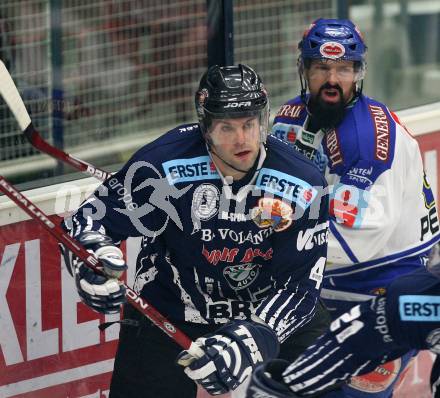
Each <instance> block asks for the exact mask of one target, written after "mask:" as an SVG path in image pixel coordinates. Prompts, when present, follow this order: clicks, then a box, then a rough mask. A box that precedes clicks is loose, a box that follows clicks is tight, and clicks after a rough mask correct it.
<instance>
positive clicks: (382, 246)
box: [272, 19, 440, 398]
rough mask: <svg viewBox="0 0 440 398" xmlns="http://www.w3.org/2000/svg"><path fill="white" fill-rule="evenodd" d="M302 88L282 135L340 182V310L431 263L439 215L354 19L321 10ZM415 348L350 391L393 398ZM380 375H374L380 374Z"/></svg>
mask: <svg viewBox="0 0 440 398" xmlns="http://www.w3.org/2000/svg"><path fill="white" fill-rule="evenodd" d="M299 51H300V54H299V59H298V69H299V75H300V77H301V83H302V90H301V94H300V95H299V96H297V97H296V98H293V99H291V100H289V101H287V102H286V103H285V104H284V105H282V106H281V108H280V110H279V111H278V114H277V115H276V116H275V119H274V125H273V128H272V134H274V135H275V136H277V137H279V138H280V139H282V140H284V141H285V142H287V143H289V144H291V145H292V146H294V147H295V148H296V149H297V150H299V151H300V152H302V153H304V154H305V155H306V156H308V157H309V158H310V159H311V160H313V161H314V162H315V164H317V165H318V167H320V168H321V170H322V171H323V173H324V174H325V177H326V180H327V182H328V184H329V187H330V207H329V208H330V220H329V221H330V223H329V229H330V233H329V242H328V254H327V265H326V273H325V278H324V281H323V288H322V291H321V297H322V298H323V299H324V302H325V304H326V305H327V307H328V309H329V310H330V311H331V312H332V316H333V317H334V318H335V317H338V316H339V315H340V314H342V313H344V312H345V311H347V310H348V309H349V308H351V307H352V306H353V304H354V303H356V302H357V303H360V302H362V301H364V300H368V299H371V298H372V297H374V296H375V295H376V294H378V293H380V292H383V291H384V290H386V288H387V286H388V285H389V283H390V282H391V281H393V280H394V278H396V277H398V276H399V275H402V274H404V273H407V272H411V271H412V270H414V269H416V268H418V267H422V266H424V265H425V263H426V258H427V253H428V252H429V250H430V248H431V247H432V246H433V245H434V244H435V243H436V242H437V241H438V240H439V239H440V228H439V220H438V214H437V209H436V204H435V200H434V195H433V193H432V191H431V188H430V186H429V183H428V181H427V179H426V176H425V175H424V170H423V164H422V157H421V154H420V150H419V148H418V144H417V142H416V140H415V139H414V138H413V137H411V135H410V134H409V133H408V132H407V130H406V129H405V128H404V127H403V126H402V125H401V123H400V122H399V120H398V119H397V117H396V116H395V115H394V114H393V113H392V112H391V111H390V110H389V109H388V108H387V107H386V106H385V105H384V104H382V103H380V102H378V101H375V100H374V99H372V98H369V97H367V96H365V95H364V94H363V93H362V82H363V78H364V75H365V67H366V60H365V57H366V51H367V48H366V45H365V42H364V39H363V37H362V35H361V33H360V32H359V29H358V28H357V27H356V26H355V25H354V24H353V23H352V22H351V21H348V20H340V19H318V20H316V21H315V22H313V23H312V24H311V25H310V27H309V28H308V29H307V30H306V31H305V32H304V35H303V37H302V39H301V41H300V43H299ZM412 355H413V353H408V354H407V355H405V356H404V357H403V358H402V359H398V360H396V361H395V362H394V364H390V366H392V368H393V370H394V371H393V372H391V374H390V376H389V377H388V378H387V379H382V380H381V382H377V377H375V375H374V374H373V375H367V376H365V377H361V378H353V379H352V380H351V383H352V386H353V390H352V391H351V392H350V394H348V392H347V395H346V396H350V397H362V396H365V395H367V396H369V397H375V398H379V397H380V398H388V397H390V396H391V394H392V388H393V384H394V383H395V381H396V380H397V377H398V375H399V373H400V372H401V371H402V370H403V369H404V367H405V364H406V363H407V362H408V361H409V359H410V358H411V356H412ZM370 376H371V377H370Z"/></svg>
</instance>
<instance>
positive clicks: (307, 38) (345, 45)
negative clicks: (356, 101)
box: [298, 18, 367, 98]
mask: <svg viewBox="0 0 440 398" xmlns="http://www.w3.org/2000/svg"><path fill="white" fill-rule="evenodd" d="M298 49H299V51H300V55H299V58H298V71H299V75H300V81H301V87H302V89H301V96H302V97H303V98H305V93H306V90H307V81H306V80H305V79H304V70H305V69H308V68H309V67H310V64H311V61H312V60H313V59H328V60H346V61H353V62H354V68H355V70H356V72H357V73H356V76H355V82H356V86H357V88H356V94H357V95H359V94H360V93H361V92H362V80H363V78H364V77H365V70H366V62H365V55H366V52H367V46H366V45H365V42H364V39H363V37H362V34H361V32H360V31H359V29H358V27H357V26H356V25H355V24H354V23H353V22H351V21H350V20H348V19H324V18H319V19H317V20H315V21H314V22H313V23H312V24H311V25H310V26H309V28H308V29H306V31H305V32H304V35H303V37H302V39H301V41H300V42H299V43H298Z"/></svg>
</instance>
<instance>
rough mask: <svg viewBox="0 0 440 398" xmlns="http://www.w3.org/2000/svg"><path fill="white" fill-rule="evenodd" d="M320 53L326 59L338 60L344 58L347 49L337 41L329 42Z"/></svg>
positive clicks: (322, 46) (321, 48) (323, 45)
mask: <svg viewBox="0 0 440 398" xmlns="http://www.w3.org/2000/svg"><path fill="white" fill-rule="evenodd" d="M319 52H320V53H321V55H322V56H323V57H324V58H330V59H338V58H341V57H343V56H344V54H345V47H344V46H343V45H342V44H340V43H338V42H336V41H328V42H326V43H324V44H322V45H321V47H319Z"/></svg>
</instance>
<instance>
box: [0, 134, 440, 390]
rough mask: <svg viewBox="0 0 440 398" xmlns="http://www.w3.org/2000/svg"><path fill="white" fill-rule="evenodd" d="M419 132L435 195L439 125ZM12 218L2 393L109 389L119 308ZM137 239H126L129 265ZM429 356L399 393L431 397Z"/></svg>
mask: <svg viewBox="0 0 440 398" xmlns="http://www.w3.org/2000/svg"><path fill="white" fill-rule="evenodd" d="M416 139H417V140H418V142H419V144H420V147H421V149H422V152H423V157H424V162H425V167H426V170H427V174H428V177H429V180H430V182H431V185H432V187H433V189H434V190H435V192H437V198H440V192H438V189H439V187H440V184H439V181H438V176H439V175H440V174H439V164H438V156H439V154H440V131H437V132H434V133H430V134H423V135H417V137H416ZM31 199H32V196H31ZM37 205H38V203H37ZM5 211H6V210H4V209H3V210H2V212H5ZM3 215H4V214H3ZM6 217H7V214H6ZM53 218H55V219H56V218H57V217H56V216H53ZM11 222H12V223H10V224H8V223H4V225H1V224H0V397H1V398H9V397H15V398H30V397H32V398H47V397H50V398H80V397H81V398H106V397H108V389H109V380H110V375H111V371H112V369H113V358H114V354H115V350H116V345H117V336H118V333H119V326H118V325H113V326H111V327H110V328H108V329H106V330H105V331H104V332H100V331H99V329H98V325H99V323H100V322H103V321H109V320H117V319H118V318H119V316H116V318H115V316H101V315H99V314H97V313H95V312H93V311H92V310H90V309H89V308H87V307H86V306H85V305H84V304H82V303H81V302H80V301H79V298H78V295H77V293H76V288H75V285H74V283H73V281H72V278H71V276H70V275H69V274H68V272H67V270H66V267H65V265H64V263H63V261H62V259H61V255H60V253H59V251H58V247H57V242H56V241H55V240H54V238H52V237H51V236H50V235H49V234H48V233H47V232H46V231H45V230H43V229H42V228H41V227H39V226H38V225H37V223H36V222H35V221H33V220H28V221H19V222H14V221H11ZM137 244H138V242H134V241H130V240H129V242H128V243H127V245H126V246H127V248H126V255H127V262H128V264H129V269H130V271H131V272H134V262H135V257H136V253H137ZM132 277H133V276H132V274H131V273H130V274H128V276H127V278H128V281H127V283H128V284H129V285H131V284H132V282H133V281H132ZM372 349H374V348H372ZM431 363H432V357H431V356H430V354H429V353H426V352H423V353H421V355H419V357H418V359H417V361H416V362H415V364H413V366H412V367H411V369H410V370H409V371H408V373H407V377H406V378H405V379H404V381H403V383H402V384H401V386H400V387H399V389H398V391H397V393H396V397H398V398H399V397H400V398H406V397H419V398H424V397H428V396H429V387H428V377H429V369H430V366H431ZM199 396H200V394H199Z"/></svg>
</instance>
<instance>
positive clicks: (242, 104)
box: [225, 101, 252, 109]
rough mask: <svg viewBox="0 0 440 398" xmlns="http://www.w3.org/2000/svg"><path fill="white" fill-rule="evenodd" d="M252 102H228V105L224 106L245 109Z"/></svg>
mask: <svg viewBox="0 0 440 398" xmlns="http://www.w3.org/2000/svg"><path fill="white" fill-rule="evenodd" d="M251 105H252V102H251V101H242V102H230V103H229V104H227V105H226V106H225V109H226V108H246V107H248V106H251Z"/></svg>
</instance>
